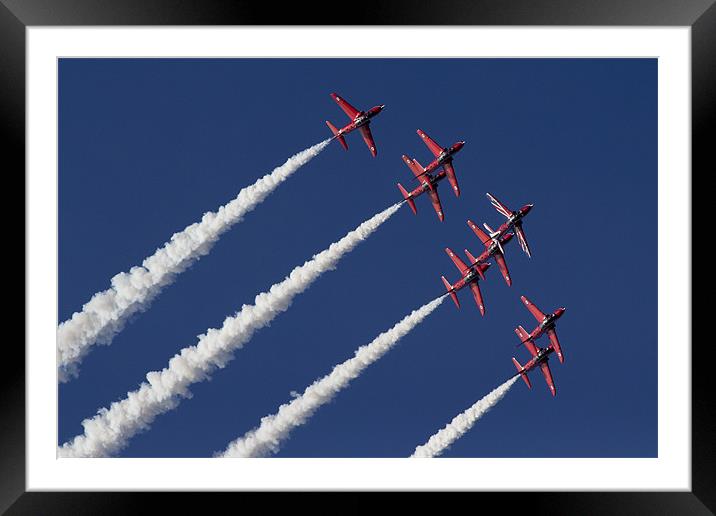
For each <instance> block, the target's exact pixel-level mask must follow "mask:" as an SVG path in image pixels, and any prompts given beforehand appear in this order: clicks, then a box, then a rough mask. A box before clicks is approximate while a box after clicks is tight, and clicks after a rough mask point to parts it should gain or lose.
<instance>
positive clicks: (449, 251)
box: [445, 247, 469, 276]
mask: <svg viewBox="0 0 716 516" xmlns="http://www.w3.org/2000/svg"><path fill="white" fill-rule="evenodd" d="M445 252H446V253H447V254H448V256H449V257H450V259H451V260H452V262H453V263H454V264H455V267H457V269H458V270H459V271H460V274H462V275H463V276H464V275H465V273H466V272H467V270H468V269H469V267H468V266H467V265H465V262H463V261H462V260H461V259H460V257H459V256H458V255H456V254H455V253H453V252H452V249H450V248H449V247H446V248H445Z"/></svg>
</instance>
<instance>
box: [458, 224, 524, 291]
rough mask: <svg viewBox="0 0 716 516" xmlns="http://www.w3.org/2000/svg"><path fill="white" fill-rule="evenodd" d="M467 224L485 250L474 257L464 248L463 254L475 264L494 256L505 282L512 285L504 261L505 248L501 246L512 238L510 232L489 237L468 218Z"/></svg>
mask: <svg viewBox="0 0 716 516" xmlns="http://www.w3.org/2000/svg"><path fill="white" fill-rule="evenodd" d="M467 225H468V226H470V229H472V230H473V231H474V232H475V234H476V235H477V238H479V239H480V242H482V243H483V245H484V246H485V250H484V251H483V252H482V253H481V254H480V256H478V257H477V258H475V257H474V256H473V255H472V254H471V253H470V251H468V250H467V249H465V254H466V255H467V257H468V258H469V259H470V262H471V264H472V265H477V264H479V263H485V262H486V261H488V260H489V259H490V258H492V257H493V256H494V258H495V261H496V262H497V266H498V267H499V268H500V272H501V273H502V277H503V278H505V282H506V283H507V285H512V278H510V271H509V270H507V263H506V262H505V250H504V249H503V248H502V246H503V245H504V244H506V243H507V242H509V241H510V240H512V237H513V236H514V235H513V234H512V233H505V234H504V235H496V236H494V237H490V236H488V235H487V234H486V233H485V232H484V231H483V230H481V229H480V228H479V227H478V226H477V224H475V223H474V222H473V221H471V220H470V219H468V220H467Z"/></svg>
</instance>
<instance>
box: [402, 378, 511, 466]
mask: <svg viewBox="0 0 716 516" xmlns="http://www.w3.org/2000/svg"><path fill="white" fill-rule="evenodd" d="M517 378H519V376H514V377H512V378H510V379H509V380H507V381H506V382H505V383H503V384H502V385H500V386H499V387H497V388H495V389H494V390H493V391H492V392H490V393H489V394H488V395H487V396H485V397H484V398H482V399H481V400H479V401H477V402H476V403H475V404H474V405H473V406H472V407H470V408H469V409H467V410H466V411H465V412H463V413H462V414H459V415H457V416H455V417H454V418H453V420H452V421H450V423H449V424H447V425H446V426H445V428H443V429H442V430H440V431H439V432H438V433H436V434H435V435H433V436H432V437H431V438H430V439H428V442H426V443H425V444H423V445H422V446H418V447H417V448H415V451H414V452H413V455H412V457H436V456H438V455H440V454H441V453H442V452H444V451H445V450H446V449H447V448H449V447H450V445H451V444H452V443H454V442H455V441H457V440H458V439H459V438H460V437H462V436H463V434H464V433H465V432H467V431H468V430H470V429H471V428H472V425H474V424H475V422H476V421H477V420H478V419H480V418H481V417H482V416H484V415H485V413H486V412H487V411H488V410H490V409H491V408H492V407H494V406H495V405H496V404H497V402H498V401H500V400H501V399H502V398H503V396H504V395H505V394H507V391H509V390H510V387H512V385H513V384H514V383H515V382H516V381H517Z"/></svg>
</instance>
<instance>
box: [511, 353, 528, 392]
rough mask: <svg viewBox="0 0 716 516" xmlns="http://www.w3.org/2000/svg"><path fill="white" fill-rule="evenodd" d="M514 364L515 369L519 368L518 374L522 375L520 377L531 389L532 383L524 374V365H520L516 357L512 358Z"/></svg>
mask: <svg viewBox="0 0 716 516" xmlns="http://www.w3.org/2000/svg"><path fill="white" fill-rule="evenodd" d="M512 363H513V364H515V367H516V368H517V372H518V373H520V376H521V377H522V379H523V380H524V381H525V383H526V384H527V387H528V388H530V389H531V388H532V384H531V383H530V379H529V377H528V376H527V374H526V373H523V372H522V365H520V363H519V362H518V361H517V359H515V357H512Z"/></svg>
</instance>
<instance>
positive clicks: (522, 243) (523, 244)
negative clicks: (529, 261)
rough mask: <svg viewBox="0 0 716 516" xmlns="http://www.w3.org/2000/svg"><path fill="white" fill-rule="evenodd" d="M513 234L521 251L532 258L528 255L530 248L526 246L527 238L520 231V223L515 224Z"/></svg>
mask: <svg viewBox="0 0 716 516" xmlns="http://www.w3.org/2000/svg"><path fill="white" fill-rule="evenodd" d="M515 234H516V235H517V240H519V241H520V246H521V247H522V250H523V251H524V252H525V254H526V255H527V256H529V257H530V258H532V255H531V254H530V246H529V245H527V238H526V237H525V232H524V231H523V230H522V224H521V223H519V224H515Z"/></svg>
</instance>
